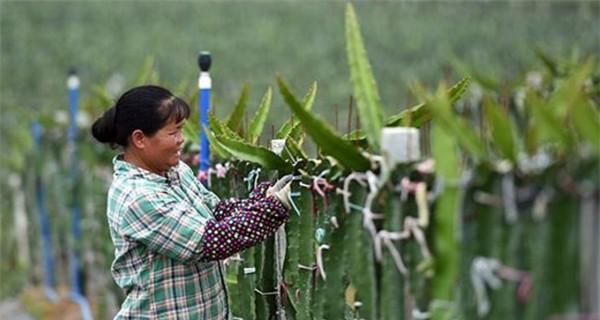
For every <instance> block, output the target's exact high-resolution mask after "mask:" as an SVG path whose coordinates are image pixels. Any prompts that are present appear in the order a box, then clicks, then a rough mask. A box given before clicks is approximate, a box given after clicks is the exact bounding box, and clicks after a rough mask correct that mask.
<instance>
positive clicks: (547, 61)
mask: <svg viewBox="0 0 600 320" xmlns="http://www.w3.org/2000/svg"><path fill="white" fill-rule="evenodd" d="M533 51H534V52H535V55H536V56H537V57H538V58H539V59H540V60H541V61H542V63H543V64H544V65H545V66H546V68H547V69H548V71H550V73H551V74H552V75H553V76H556V75H558V73H559V72H558V63H556V61H555V60H554V59H553V58H551V57H550V56H549V55H548V54H546V52H544V51H543V50H542V48H540V47H538V46H536V47H535V48H534V49H533Z"/></svg>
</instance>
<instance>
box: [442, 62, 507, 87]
mask: <svg viewBox="0 0 600 320" xmlns="http://www.w3.org/2000/svg"><path fill="white" fill-rule="evenodd" d="M450 64H451V65H452V66H453V67H454V69H456V70H457V71H458V72H459V73H460V74H462V75H463V76H465V77H470V78H472V79H473V81H475V82H477V83H478V84H480V85H481V86H482V87H483V88H486V89H488V90H491V91H496V92H498V90H499V89H500V83H499V82H498V81H497V80H496V79H495V78H494V77H491V76H488V75H486V74H484V73H482V72H481V71H478V70H477V69H475V68H472V67H470V66H468V65H466V64H465V63H463V62H461V61H460V60H458V59H456V58H453V59H451V60H450Z"/></svg>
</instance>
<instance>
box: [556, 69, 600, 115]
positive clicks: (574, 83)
mask: <svg viewBox="0 0 600 320" xmlns="http://www.w3.org/2000/svg"><path fill="white" fill-rule="evenodd" d="M593 69H594V60H593V59H589V60H588V61H586V62H585V63H584V64H582V65H581V66H579V67H577V68H576V70H574V72H573V73H572V74H571V75H569V77H568V78H567V79H566V80H565V81H564V82H563V83H562V84H561V85H560V86H559V87H558V88H557V89H556V91H554V92H553V93H552V95H551V96H550V98H549V101H548V103H547V104H548V105H549V107H548V109H549V110H550V111H552V112H553V113H554V114H555V115H556V116H558V117H559V118H560V119H564V118H565V117H566V116H567V114H568V112H569V111H570V109H571V108H572V106H573V105H574V104H575V103H577V102H578V101H579V100H580V99H581V98H582V97H583V95H584V93H583V87H584V83H585V81H586V80H587V79H589V77H590V74H591V73H592V70H593Z"/></svg>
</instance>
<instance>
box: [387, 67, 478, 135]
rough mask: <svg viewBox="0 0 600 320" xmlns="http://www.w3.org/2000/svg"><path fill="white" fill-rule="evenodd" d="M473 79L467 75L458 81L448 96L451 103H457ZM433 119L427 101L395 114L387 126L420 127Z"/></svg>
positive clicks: (388, 120)
mask: <svg viewBox="0 0 600 320" xmlns="http://www.w3.org/2000/svg"><path fill="white" fill-rule="evenodd" d="M470 81H471V79H470V78H469V77H465V78H463V79H462V80H460V81H459V82H457V83H456V84H455V85H454V86H452V88H450V90H448V97H449V98H450V104H452V105H453V104H454V103H456V101H458V100H459V99H460V98H461V96H462V95H463V93H464V92H465V91H466V90H467V87H469V83H470ZM429 120H431V111H429V106H427V104H426V103H420V104H418V105H416V106H414V107H410V108H408V109H405V110H403V111H402V112H400V113H399V114H396V115H393V116H391V117H389V118H387V120H386V121H385V126H386V127H394V126H399V125H401V124H405V125H407V126H412V127H420V126H421V125H422V124H423V123H425V122H427V121H429Z"/></svg>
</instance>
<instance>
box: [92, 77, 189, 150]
mask: <svg viewBox="0 0 600 320" xmlns="http://www.w3.org/2000/svg"><path fill="white" fill-rule="evenodd" d="M189 116H190V107H189V106H188V105H187V103H186V102H185V101H183V100H182V99H180V98H178V97H176V96H174V95H173V94H172V93H171V92H170V91H169V90H167V89H165V88H162V87H159V86H152V85H145V86H140V87H135V88H133V89H130V90H129V91H127V92H125V93H124V94H123V95H122V96H121V97H120V98H119V100H118V101H117V104H116V105H115V106H114V107H111V108H110V109H108V110H106V111H105V112H104V114H103V115H102V116H101V117H100V118H98V119H96V121H94V124H93V125H92V135H93V136H94V138H96V140H98V141H100V142H102V143H108V144H110V145H111V146H112V147H115V146H116V145H120V146H122V147H126V146H127V144H128V143H129V140H128V139H129V136H130V135H131V133H132V132H133V131H134V130H137V129H139V130H142V132H143V133H144V134H145V135H147V136H152V135H153V134H155V133H156V132H157V131H158V130H159V129H160V128H162V127H163V126H165V125H166V124H167V122H168V121H170V120H173V119H174V120H175V122H180V121H182V120H184V119H187V118H188V117H189Z"/></svg>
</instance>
